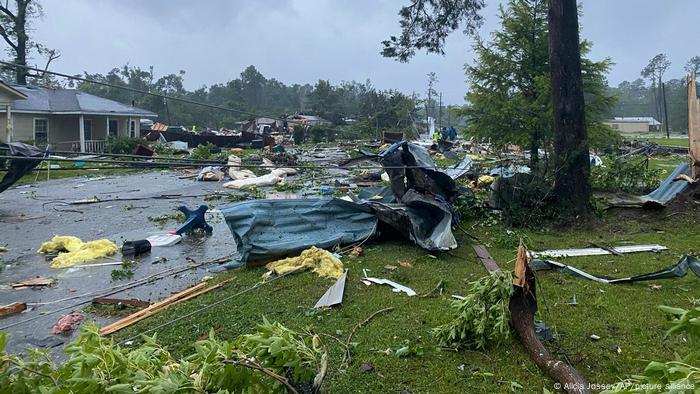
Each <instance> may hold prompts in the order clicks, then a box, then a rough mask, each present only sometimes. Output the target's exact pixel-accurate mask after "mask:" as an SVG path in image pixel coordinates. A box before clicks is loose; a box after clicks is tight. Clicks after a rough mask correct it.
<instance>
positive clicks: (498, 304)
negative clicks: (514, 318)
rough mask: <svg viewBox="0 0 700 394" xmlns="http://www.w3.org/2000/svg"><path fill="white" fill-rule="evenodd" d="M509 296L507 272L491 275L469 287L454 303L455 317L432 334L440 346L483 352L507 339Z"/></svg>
mask: <svg viewBox="0 0 700 394" xmlns="http://www.w3.org/2000/svg"><path fill="white" fill-rule="evenodd" d="M512 293H513V276H512V275H511V273H510V272H493V273H490V274H489V275H488V276H485V277H483V278H481V279H479V280H476V281H474V282H471V283H470V284H469V294H467V296H466V297H465V299H464V300H459V301H454V302H453V303H452V306H453V308H455V309H456V315H455V317H454V319H453V320H451V321H450V322H448V323H446V324H444V325H442V326H439V327H437V328H435V329H434V330H433V334H434V335H435V337H436V338H437V341H438V343H439V344H440V345H442V346H448V347H454V348H466V349H474V350H484V349H486V348H487V347H488V346H490V345H492V344H498V343H501V342H503V341H505V340H507V339H508V338H510V336H511V332H510V326H509V321H510V310H509V309H508V302H509V301H510V296H511V294H512Z"/></svg>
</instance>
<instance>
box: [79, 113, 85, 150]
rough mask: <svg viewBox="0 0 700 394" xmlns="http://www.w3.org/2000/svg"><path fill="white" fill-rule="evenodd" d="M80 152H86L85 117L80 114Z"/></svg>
mask: <svg viewBox="0 0 700 394" xmlns="http://www.w3.org/2000/svg"><path fill="white" fill-rule="evenodd" d="M80 152H82V153H85V118H84V117H83V115H80Z"/></svg>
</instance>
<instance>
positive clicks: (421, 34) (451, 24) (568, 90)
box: [382, 0, 591, 216]
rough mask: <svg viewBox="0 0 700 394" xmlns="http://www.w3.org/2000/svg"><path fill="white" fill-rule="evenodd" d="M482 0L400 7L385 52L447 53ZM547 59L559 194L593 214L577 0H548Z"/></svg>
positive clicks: (472, 25)
mask: <svg viewBox="0 0 700 394" xmlns="http://www.w3.org/2000/svg"><path fill="white" fill-rule="evenodd" d="M483 7H484V1H483V0H462V1H439V0H414V1H412V2H411V3H410V4H409V5H407V6H405V7H403V8H401V10H400V12H399V16H400V18H401V19H400V22H399V25H400V27H401V35H400V36H399V37H396V36H391V37H390V38H389V39H388V40H385V41H383V42H382V44H383V45H384V49H383V51H382V55H384V56H385V57H390V58H394V59H396V60H398V61H402V62H406V61H408V60H409V59H410V58H411V57H413V56H414V55H415V51H416V50H422V49H425V50H426V51H427V52H428V53H440V54H442V53H444V49H443V48H444V46H445V40H446V38H447V36H449V34H450V33H452V32H453V31H455V30H457V28H459V27H460V26H463V28H464V33H465V34H468V35H474V34H475V32H476V29H477V28H478V27H479V26H480V25H481V23H482V17H481V15H480V14H479V12H480V11H481V9H482V8H483ZM547 20H548V26H549V42H550V46H549V64H550V78H551V84H552V85H551V89H552V108H553V113H554V123H553V125H554V126H553V130H554V156H555V165H556V167H555V171H556V172H555V189H554V191H555V195H556V197H557V203H558V208H559V209H560V210H561V211H565V212H567V213H569V214H571V215H573V216H579V215H588V214H590V203H589V201H590V196H591V191H590V184H589V175H590V163H589V160H588V136H587V133H586V124H585V115H584V101H583V100H584V99H583V82H582V76H581V51H580V46H579V35H578V8H577V5H576V0H549V12H548V18H547Z"/></svg>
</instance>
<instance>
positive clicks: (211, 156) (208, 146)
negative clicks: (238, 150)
mask: <svg viewBox="0 0 700 394" xmlns="http://www.w3.org/2000/svg"><path fill="white" fill-rule="evenodd" d="M220 152H221V150H220V149H219V148H218V147H217V146H216V145H214V144H212V143H211V142H207V143H205V144H199V145H197V146H196V147H195V148H194V149H192V152H190V158H192V159H195V160H215V159H217V158H218V153H220Z"/></svg>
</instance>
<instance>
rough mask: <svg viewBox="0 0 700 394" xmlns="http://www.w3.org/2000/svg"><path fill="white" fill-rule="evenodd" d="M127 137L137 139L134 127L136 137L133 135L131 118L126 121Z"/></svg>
mask: <svg viewBox="0 0 700 394" xmlns="http://www.w3.org/2000/svg"><path fill="white" fill-rule="evenodd" d="M126 136H127V137H136V128H135V127H134V135H131V116H129V117H128V118H127V119H126Z"/></svg>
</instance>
